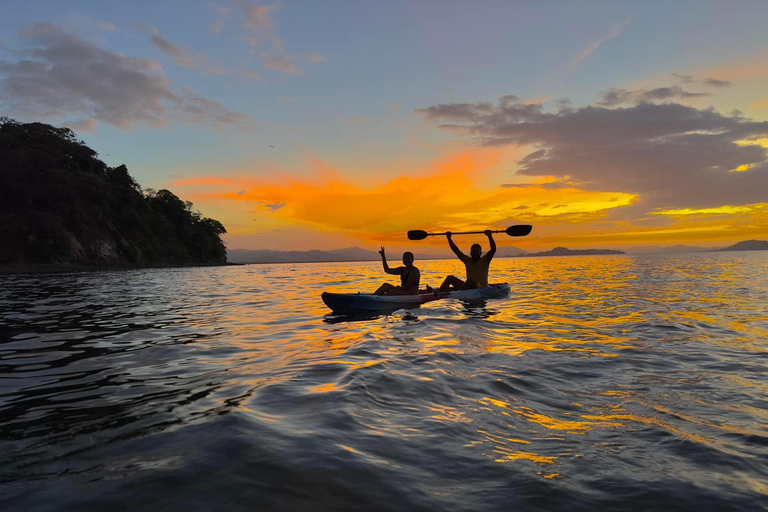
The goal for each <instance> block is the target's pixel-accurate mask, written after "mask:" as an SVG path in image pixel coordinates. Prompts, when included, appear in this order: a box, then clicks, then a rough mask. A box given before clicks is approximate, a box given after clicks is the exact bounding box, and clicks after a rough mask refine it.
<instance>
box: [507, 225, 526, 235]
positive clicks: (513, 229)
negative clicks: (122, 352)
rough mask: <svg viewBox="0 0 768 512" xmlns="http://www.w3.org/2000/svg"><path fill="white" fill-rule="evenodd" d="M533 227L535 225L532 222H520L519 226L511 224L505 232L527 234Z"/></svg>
mask: <svg viewBox="0 0 768 512" xmlns="http://www.w3.org/2000/svg"><path fill="white" fill-rule="evenodd" d="M532 229H533V226H531V225H530V224H518V225H517V226H509V227H508V228H507V229H505V230H504V232H505V233H507V234H508V235H509V236H526V235H527V234H528V233H530V232H531V230H532Z"/></svg>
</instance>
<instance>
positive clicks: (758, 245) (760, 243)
mask: <svg viewBox="0 0 768 512" xmlns="http://www.w3.org/2000/svg"><path fill="white" fill-rule="evenodd" d="M765 250H768V241H766V240H744V241H742V242H738V243H735V244H733V245H729V246H728V247H695V246H690V245H682V244H677V245H669V246H660V245H641V246H636V247H630V248H629V249H627V252H628V253H630V254H670V253H676V252H677V253H679V252H714V251H765Z"/></svg>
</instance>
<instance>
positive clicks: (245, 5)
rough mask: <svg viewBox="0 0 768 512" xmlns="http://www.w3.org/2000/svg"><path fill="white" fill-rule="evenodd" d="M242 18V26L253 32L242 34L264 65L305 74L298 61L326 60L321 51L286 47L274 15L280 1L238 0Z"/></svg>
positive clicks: (278, 69) (291, 72)
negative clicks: (299, 52)
mask: <svg viewBox="0 0 768 512" xmlns="http://www.w3.org/2000/svg"><path fill="white" fill-rule="evenodd" d="M239 6H240V10H241V13H242V18H243V27H244V28H245V29H246V30H247V31H248V32H249V34H250V35H246V36H244V37H243V39H244V40H245V41H247V42H248V46H249V47H250V49H251V52H253V53H257V54H258V55H259V56H260V57H261V58H262V60H263V63H264V66H266V67H267V68H269V69H272V70H275V71H279V72H280V73H285V74H290V75H297V76H303V75H304V72H303V71H302V70H301V69H299V67H298V63H299V62H301V61H308V62H311V63H313V64H317V63H320V62H324V61H325V56H324V55H323V54H322V53H320V52H310V53H308V54H306V55H292V54H290V53H288V52H286V51H285V49H284V48H283V40H282V39H280V38H279V37H278V36H277V33H276V32H275V27H274V25H275V24H274V22H273V20H272V17H273V16H274V15H275V13H277V12H278V11H279V4H277V3H275V4H271V5H259V4H256V3H252V2H250V1H246V0H241V2H240V3H239Z"/></svg>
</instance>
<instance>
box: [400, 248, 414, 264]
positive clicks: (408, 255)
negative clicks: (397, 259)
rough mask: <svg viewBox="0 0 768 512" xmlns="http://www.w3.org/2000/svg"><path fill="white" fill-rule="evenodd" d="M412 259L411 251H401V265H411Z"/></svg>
mask: <svg viewBox="0 0 768 512" xmlns="http://www.w3.org/2000/svg"><path fill="white" fill-rule="evenodd" d="M413 259H414V258H413V253H412V252H411V251H406V252H404V253H403V265H405V266H406V267H410V266H411V265H413Z"/></svg>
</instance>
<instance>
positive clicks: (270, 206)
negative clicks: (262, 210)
mask: <svg viewBox="0 0 768 512" xmlns="http://www.w3.org/2000/svg"><path fill="white" fill-rule="evenodd" d="M238 195H242V194H238ZM264 206H265V207H266V208H268V209H269V211H271V212H274V211H277V210H279V209H280V208H282V207H283V206H285V203H280V202H277V203H270V204H265V205H264Z"/></svg>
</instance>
